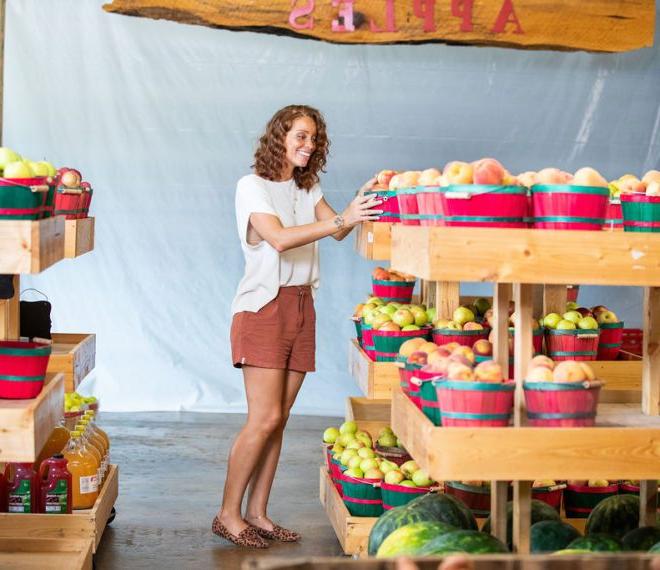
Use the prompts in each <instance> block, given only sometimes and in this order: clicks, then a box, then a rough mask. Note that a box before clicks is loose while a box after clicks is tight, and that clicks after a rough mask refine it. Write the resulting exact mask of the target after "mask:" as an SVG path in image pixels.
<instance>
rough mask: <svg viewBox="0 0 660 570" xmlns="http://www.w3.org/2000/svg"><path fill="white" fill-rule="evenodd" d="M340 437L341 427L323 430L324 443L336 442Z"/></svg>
mask: <svg viewBox="0 0 660 570" xmlns="http://www.w3.org/2000/svg"><path fill="white" fill-rule="evenodd" d="M338 437H339V429H338V428H336V427H329V428H327V429H326V430H325V431H324V432H323V443H335V442H336V441H337V438H338Z"/></svg>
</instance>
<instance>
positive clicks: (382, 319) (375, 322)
mask: <svg viewBox="0 0 660 570" xmlns="http://www.w3.org/2000/svg"><path fill="white" fill-rule="evenodd" d="M391 320H392V317H390V316H389V315H388V314H387V313H378V314H377V315H376V316H375V317H374V318H373V319H372V320H371V326H372V327H373V328H374V329H376V330H377V329H379V328H380V327H382V326H383V325H384V324H385V323H389V322H391Z"/></svg>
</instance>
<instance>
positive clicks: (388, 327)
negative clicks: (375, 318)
mask: <svg viewBox="0 0 660 570" xmlns="http://www.w3.org/2000/svg"><path fill="white" fill-rule="evenodd" d="M378 330H379V331H389V332H399V331H400V330H401V327H400V326H399V325H397V324H396V323H393V322H392V321H387V322H386V323H385V324H383V325H381V326H380V327H378Z"/></svg>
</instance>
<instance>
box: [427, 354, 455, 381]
mask: <svg viewBox="0 0 660 570" xmlns="http://www.w3.org/2000/svg"><path fill="white" fill-rule="evenodd" d="M433 354H435V353H433ZM449 364H450V362H449V359H448V358H447V357H446V356H441V357H439V358H435V359H433V362H429V363H428V364H427V365H426V366H424V368H423V370H424V371H425V372H431V373H432V374H439V375H442V376H446V375H447V369H448V367H449Z"/></svg>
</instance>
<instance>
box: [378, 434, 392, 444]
mask: <svg viewBox="0 0 660 570" xmlns="http://www.w3.org/2000/svg"><path fill="white" fill-rule="evenodd" d="M378 445H380V446H381V447H396V436H395V435H394V434H393V433H384V434H383V435H381V436H380V437H379V438H378Z"/></svg>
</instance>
